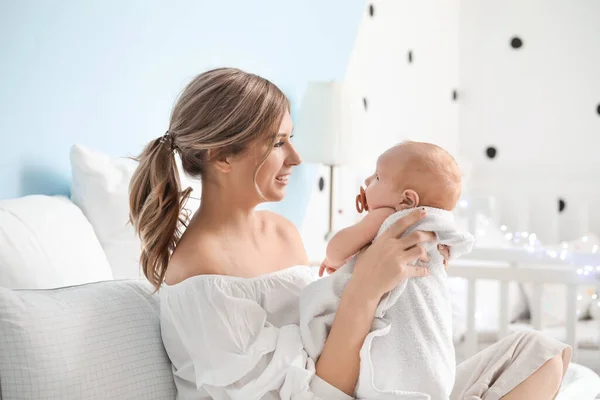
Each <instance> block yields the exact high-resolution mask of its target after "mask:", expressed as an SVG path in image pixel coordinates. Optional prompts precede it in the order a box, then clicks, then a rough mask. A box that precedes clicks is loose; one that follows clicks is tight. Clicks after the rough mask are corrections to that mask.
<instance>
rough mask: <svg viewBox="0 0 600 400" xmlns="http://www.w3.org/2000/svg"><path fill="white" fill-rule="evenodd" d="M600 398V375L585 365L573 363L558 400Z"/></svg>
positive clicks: (592, 399)
mask: <svg viewBox="0 0 600 400" xmlns="http://www.w3.org/2000/svg"><path fill="white" fill-rule="evenodd" d="M595 399H600V376H598V375H597V374H596V373H595V372H594V371H592V370H590V369H589V368H586V367H584V366H583V365H579V364H574V363H571V365H570V366H569V369H568V370H567V373H566V374H565V378H564V380H563V384H562V387H561V389H560V392H559V394H558V396H557V397H556V400H595Z"/></svg>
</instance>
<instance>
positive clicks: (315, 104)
mask: <svg viewBox="0 0 600 400" xmlns="http://www.w3.org/2000/svg"><path fill="white" fill-rule="evenodd" d="M365 113H366V110H365V105H364V100H363V97H362V96H361V95H359V94H358V93H357V91H356V88H355V87H353V86H352V85H350V84H349V83H347V82H341V81H330V82H309V83H308V85H307V88H306V92H305V95H304V98H303V99H302V103H301V105H300V109H299V112H298V116H297V118H296V123H295V128H294V131H295V133H296V134H297V141H296V148H297V150H298V151H299V153H300V155H301V156H302V159H303V161H304V162H306V163H317V164H324V165H327V166H329V175H330V179H329V232H328V234H327V236H326V239H329V237H330V236H331V235H332V234H333V209H334V207H333V199H334V197H333V187H334V184H333V175H334V168H335V167H336V166H339V165H342V164H358V163H359V161H360V159H361V157H362V155H363V154H364V150H366V148H365V145H366V144H367V141H366V129H365V120H366V119H365Z"/></svg>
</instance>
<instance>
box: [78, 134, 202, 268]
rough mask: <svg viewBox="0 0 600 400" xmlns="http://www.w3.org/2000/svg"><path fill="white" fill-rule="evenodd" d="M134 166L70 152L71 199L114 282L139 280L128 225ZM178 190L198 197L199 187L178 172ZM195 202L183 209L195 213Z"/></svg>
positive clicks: (135, 242) (133, 236) (135, 250)
mask: <svg viewBox="0 0 600 400" xmlns="http://www.w3.org/2000/svg"><path fill="white" fill-rule="evenodd" d="M136 166H137V163H136V162H134V161H133V160H130V159H128V158H125V157H123V158H113V157H110V156H108V155H106V154H102V153H99V152H96V151H92V150H90V149H88V148H86V147H85V146H82V145H74V146H73V147H72V148H71V170H72V174H73V184H72V186H71V199H72V200H73V202H74V203H75V204H77V205H78V206H79V207H80V208H81V210H82V211H83V213H84V214H85V216H86V217H87V218H88V220H89V221H90V222H91V224H92V226H93V227H94V230H95V231H96V235H97V236H98V239H99V241H100V244H101V245H102V248H103V249H104V252H105V253H106V257H107V258H108V262H109V264H110V266H111V268H112V272H113V276H114V278H115V279H128V278H133V279H136V278H139V277H141V276H142V273H141V270H140V267H139V257H140V251H141V250H140V249H141V244H140V241H139V239H138V237H137V236H136V234H135V231H134V229H133V227H132V226H131V224H130V223H129V222H128V221H129V182H130V180H131V176H132V175H133V172H134V171H135V168H136ZM180 177H181V183H182V188H186V187H188V186H191V187H193V188H194V191H193V193H192V197H193V198H198V197H199V196H200V183H199V182H197V181H192V180H190V179H188V178H187V177H186V176H185V175H184V174H183V173H181V172H180ZM198 206H199V201H197V200H194V199H190V200H189V201H188V204H187V205H186V208H188V209H189V210H190V212H195V210H196V209H197V208H198Z"/></svg>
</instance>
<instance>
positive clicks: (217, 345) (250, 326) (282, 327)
mask: <svg viewBox="0 0 600 400" xmlns="http://www.w3.org/2000/svg"><path fill="white" fill-rule="evenodd" d="M315 279H317V278H316V276H315V274H314V272H313V271H312V270H311V269H310V268H308V267H304V266H297V267H292V268H288V269H285V270H281V271H278V272H274V273H271V274H267V275H263V276H260V277H257V278H253V279H244V278H235V277H228V276H219V275H203V276H196V277H192V278H189V279H187V280H185V281H183V282H181V283H179V284H177V285H174V286H167V285H163V287H162V288H161V290H160V292H159V293H160V297H161V333H162V338H163V342H164V344H165V347H166V349H167V353H168V355H169V358H170V359H171V361H172V363H173V364H172V369H173V373H174V375H175V384H176V386H177V389H178V399H179V400H188V399H200V400H209V399H210V400H230V399H233V400H236V399H243V400H247V399H248V400H249V399H252V400H279V399H294V400H298V399H299V400H308V399H313V400H314V399H323V400H338V399H340V400H348V399H351V397H350V396H346V395H345V394H343V393H341V392H340V391H338V390H337V389H335V388H334V387H331V386H330V385H328V384H327V383H326V382H324V381H322V380H321V379H319V378H318V377H316V376H315V375H314V365H313V363H312V362H311V359H310V357H308V355H307V354H306V351H305V350H303V349H302V343H301V338H300V332H299V328H298V322H299V315H298V314H299V312H298V302H299V296H300V292H301V291H302V290H303V288H305V287H306V286H307V285H308V284H309V283H310V282H312V281H313V280H315ZM523 343H525V344H526V346H527V347H528V348H534V349H540V348H541V349H542V350H541V351H537V350H536V351H521V350H519V349H521V348H522V344H523ZM536 343H537V344H536ZM501 347H502V348H503V349H516V350H518V351H513V352H512V353H509V352H508V351H505V352H500V351H498V350H497V348H492V349H486V350H483V351H482V352H481V353H479V354H477V355H475V356H474V357H472V358H470V359H469V360H466V361H465V362H464V363H462V364H459V365H458V367H457V374H456V384H455V385H454V395H453V396H452V397H451V399H452V400H465V397H462V396H460V394H461V393H464V392H465V391H466V390H469V389H470V388H471V386H469V382H471V381H477V382H479V383H482V384H478V385H477V390H478V393H477V395H478V396H476V397H469V398H468V399H469V400H481V399H485V400H489V399H497V397H494V396H495V395H497V394H498V393H499V392H504V391H510V390H512V388H514V387H515V386H517V385H518V384H519V383H520V382H521V380H522V379H524V378H523V377H527V376H528V375H530V374H531V373H533V372H534V371H535V370H536V369H537V368H538V367H539V366H541V365H542V364H543V363H544V362H545V361H546V360H547V357H548V356H549V355H550V356H553V355H557V354H560V352H561V351H562V350H563V349H564V348H565V345H564V344H562V343H560V342H557V341H556V340H554V339H551V338H549V337H547V336H541V335H539V333H537V332H524V333H520V334H515V335H511V336H508V337H507V338H505V339H503V341H502V342H501ZM507 354H508V355H510V357H506V355H507ZM499 359H503V360H504V362H503V363H497V362H494V363H492V362H493V361H494V360H499ZM486 365H491V367H489V368H484V369H482V367H484V366H486ZM499 378H502V379H499ZM483 383H486V384H487V385H488V386H484V385H483ZM488 388H489V390H490V391H491V392H490V393H488ZM488 395H489V396H488ZM369 400H374V399H369Z"/></svg>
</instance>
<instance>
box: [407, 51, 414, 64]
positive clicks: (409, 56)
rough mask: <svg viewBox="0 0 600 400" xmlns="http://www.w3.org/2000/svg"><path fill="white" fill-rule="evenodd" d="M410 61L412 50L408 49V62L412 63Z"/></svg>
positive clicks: (411, 60) (411, 59)
mask: <svg viewBox="0 0 600 400" xmlns="http://www.w3.org/2000/svg"><path fill="white" fill-rule="evenodd" d="M412 62H413V52H412V50H409V51H408V63H409V64H412Z"/></svg>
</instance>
